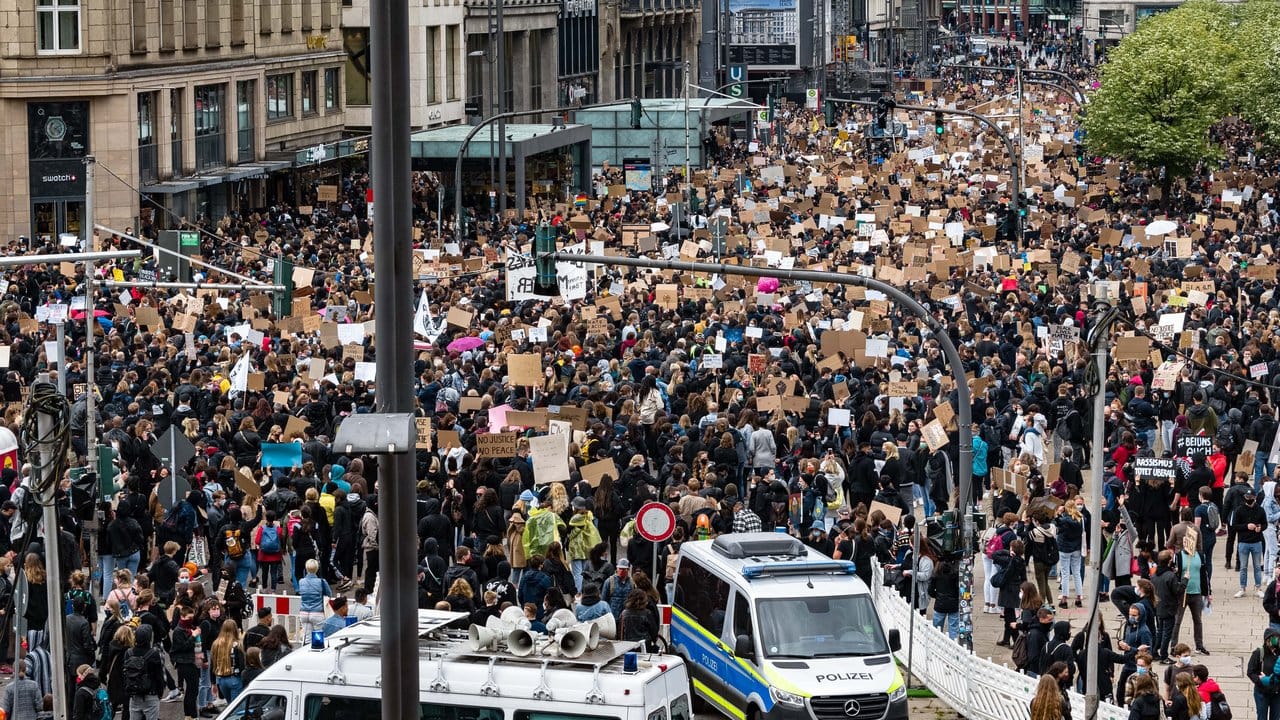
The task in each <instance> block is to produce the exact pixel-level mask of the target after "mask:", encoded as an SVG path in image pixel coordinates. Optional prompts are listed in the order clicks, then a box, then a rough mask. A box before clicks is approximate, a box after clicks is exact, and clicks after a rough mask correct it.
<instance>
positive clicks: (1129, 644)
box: [1116, 603, 1151, 702]
mask: <svg viewBox="0 0 1280 720" xmlns="http://www.w3.org/2000/svg"><path fill="white" fill-rule="evenodd" d="M1146 612H1147V611H1146V608H1145V607H1144V606H1143V605H1141V604H1139V603H1134V604H1133V605H1130V606H1129V611H1128V613H1127V614H1126V621H1125V626H1124V635H1123V639H1121V640H1120V642H1119V644H1118V645H1117V646H1116V647H1117V648H1118V649H1119V650H1120V652H1122V653H1124V667H1123V668H1122V669H1121V670H1120V677H1119V678H1118V679H1117V681H1116V694H1117V695H1119V694H1120V693H1123V692H1124V690H1125V687H1126V685H1127V682H1128V680H1129V676H1130V675H1132V674H1133V673H1134V672H1135V671H1136V670H1137V667H1138V662H1137V658H1138V653H1140V652H1148V651H1150V649H1151V630H1150V629H1148V628H1147V623H1146V618H1145V615H1146ZM1120 700H1121V701H1122V702H1123V700H1124V698H1123V697H1121V698H1120Z"/></svg>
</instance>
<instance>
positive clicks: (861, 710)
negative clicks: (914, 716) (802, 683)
mask: <svg viewBox="0 0 1280 720" xmlns="http://www.w3.org/2000/svg"><path fill="white" fill-rule="evenodd" d="M850 701H853V702H850ZM809 705H810V707H812V708H813V715H814V717H816V718H817V720H850V718H854V719H856V720H878V718H882V717H884V715H885V713H886V712H887V711H888V710H889V695H888V694H887V693H871V694H869V695H825V696H819V697H814V698H810V699H809ZM846 708H847V709H846ZM855 708H856V709H855ZM850 712H852V714H850Z"/></svg>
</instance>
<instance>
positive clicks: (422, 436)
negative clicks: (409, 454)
mask: <svg viewBox="0 0 1280 720" xmlns="http://www.w3.org/2000/svg"><path fill="white" fill-rule="evenodd" d="M413 424H414V427H415V428H416V430H417V435H418V438H417V442H415V443H414V448H415V449H417V450H430V449H431V418H424V417H420V418H414V419H413Z"/></svg>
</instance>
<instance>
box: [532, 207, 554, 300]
mask: <svg viewBox="0 0 1280 720" xmlns="http://www.w3.org/2000/svg"><path fill="white" fill-rule="evenodd" d="M555 251H556V230H555V228H553V227H551V225H550V224H548V223H542V224H541V225H539V226H538V230H537V233H536V234H535V235H534V244H533V265H534V268H536V270H537V274H536V275H535V276H534V279H533V294H535V295H559V294H560V282H559V279H558V278H557V277H556V261H555V259H554V258H552V257H551V253H554V252H555Z"/></svg>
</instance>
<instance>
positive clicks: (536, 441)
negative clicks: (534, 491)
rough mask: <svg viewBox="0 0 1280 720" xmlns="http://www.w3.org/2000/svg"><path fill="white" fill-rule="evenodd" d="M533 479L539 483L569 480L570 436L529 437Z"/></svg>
mask: <svg viewBox="0 0 1280 720" xmlns="http://www.w3.org/2000/svg"><path fill="white" fill-rule="evenodd" d="M529 455H530V456H531V457H532V458H533V480H534V482H535V483H537V484H538V485H546V484H547V483H553V482H568V480H569V436H568V435H564V434H556V435H541V436H538V437H531V438H529Z"/></svg>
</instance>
